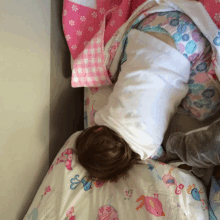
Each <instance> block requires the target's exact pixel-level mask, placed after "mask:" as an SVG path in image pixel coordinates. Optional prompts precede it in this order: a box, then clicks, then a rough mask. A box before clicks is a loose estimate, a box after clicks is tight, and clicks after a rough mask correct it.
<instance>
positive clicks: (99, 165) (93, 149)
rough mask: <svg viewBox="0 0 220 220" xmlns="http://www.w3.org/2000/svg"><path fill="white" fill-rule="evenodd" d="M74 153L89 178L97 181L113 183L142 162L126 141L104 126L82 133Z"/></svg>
mask: <svg viewBox="0 0 220 220" xmlns="http://www.w3.org/2000/svg"><path fill="white" fill-rule="evenodd" d="M74 151H75V154H76V158H77V160H78V162H79V163H80V164H81V165H82V166H83V167H84V168H85V169H86V170H87V172H88V174H89V178H91V179H93V180H94V179H95V180H99V181H109V180H110V181H115V180H117V179H118V178H119V177H120V176H121V175H125V174H127V171H128V170H130V169H131V168H132V167H133V165H135V164H137V163H139V162H140V161H141V160H140V156H139V155H138V154H137V153H135V152H133V151H132V150H131V148H130V147H129V145H128V144H127V143H126V141H125V140H124V139H123V138H122V137H120V135H119V134H117V133H116V132H114V131H113V130H111V129H110V128H108V127H106V126H98V125H95V126H93V127H90V128H87V129H86V130H84V131H83V132H82V133H81V134H80V135H79V136H78V138H77V139H76V148H75V150H74Z"/></svg>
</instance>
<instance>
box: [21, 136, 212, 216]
mask: <svg viewBox="0 0 220 220" xmlns="http://www.w3.org/2000/svg"><path fill="white" fill-rule="evenodd" d="M79 133H80V132H77V133H75V134H73V135H72V136H71V137H70V138H69V139H68V140H67V142H66V143H65V145H64V146H63V147H62V149H61V150H60V152H59V153H58V155H57V157H56V158H55V160H54V162H53V165H52V166H51V168H50V170H49V171H48V173H47V175H46V176H45V178H44V180H43V182H42V184H41V186H40V188H39V189H38V192H37V194H36V196H35V198H34V200H33V202H32V204H31V206H30V208H29V210H28V212H27V214H26V216H25V217H24V219H25V220H27V219H28V220H48V219H51V220H52V219H54V220H77V219H78V220H87V219H88V220H93V219H94V220H96V219H100V220H116V219H120V220H123V219H125V220H134V219H147V220H151V219H157V220H160V219H163V220H174V219H178V220H182V219H189V220H196V219H200V220H202V219H204V220H207V219H209V217H208V203H207V196H206V193H205V187H204V185H203V184H202V182H201V181H199V180H198V179H197V178H196V177H194V176H193V175H192V174H190V172H188V171H185V170H181V169H179V168H175V167H172V166H170V165H167V164H162V163H159V162H156V161H153V160H147V161H146V164H143V165H136V166H135V167H134V168H133V169H132V170H130V172H129V176H123V177H122V178H121V179H120V180H119V181H118V182H109V183H102V182H92V183H91V182H88V181H87V179H86V172H85V170H84V169H83V168H82V167H81V166H80V165H79V164H78V163H77V162H76V161H75V158H74V155H73V154H72V149H73V147H74V143H75V139H76V137H77V136H78V135H79Z"/></svg>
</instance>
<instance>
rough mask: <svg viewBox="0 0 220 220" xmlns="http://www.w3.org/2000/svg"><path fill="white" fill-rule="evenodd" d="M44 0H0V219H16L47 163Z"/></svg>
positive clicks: (46, 14) (47, 45)
mask: <svg viewBox="0 0 220 220" xmlns="http://www.w3.org/2000/svg"><path fill="white" fill-rule="evenodd" d="M49 104H50V0H20V1H17V0H0V219H2V220H3V219H4V220H18V219H22V218H23V215H24V214H25V213H26V211H27V209H28V208H29V205H30V203H31V201H32V199H33V196H34V195H35V193H36V190H37V188H38V187H39V184H40V183H41V181H42V178H43V176H44V175H45V173H46V171H47V169H48V167H49V163H48V150H49V148H48V144H49V143H48V142H49Z"/></svg>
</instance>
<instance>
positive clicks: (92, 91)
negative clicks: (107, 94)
mask: <svg viewBox="0 0 220 220" xmlns="http://www.w3.org/2000/svg"><path fill="white" fill-rule="evenodd" d="M98 90H99V88H98V87H92V88H90V91H91V93H92V95H94V94H95V93H96V92H98Z"/></svg>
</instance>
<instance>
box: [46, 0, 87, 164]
mask: <svg viewBox="0 0 220 220" xmlns="http://www.w3.org/2000/svg"><path fill="white" fill-rule="evenodd" d="M62 11H63V0H57V1H51V77H50V142H49V164H51V163H52V161H53V159H54V158H55V156H56V154H57V153H58V151H59V150H60V148H61V147H62V145H63V144H64V142H65V141H66V140H67V139H68V137H69V136H70V135H71V134H73V133H74V132H76V131H78V130H83V95H84V92H83V88H72V87H71V63H70V51H69V48H68V46H67V42H66V39H65V37H64V33H63V26H62Z"/></svg>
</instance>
